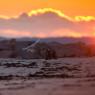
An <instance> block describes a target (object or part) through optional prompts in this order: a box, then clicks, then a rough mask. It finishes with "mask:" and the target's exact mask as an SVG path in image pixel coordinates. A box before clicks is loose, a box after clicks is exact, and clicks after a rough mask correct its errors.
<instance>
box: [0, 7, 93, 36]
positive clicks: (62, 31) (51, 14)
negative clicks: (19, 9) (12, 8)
mask: <svg viewBox="0 0 95 95" xmlns="http://www.w3.org/2000/svg"><path fill="white" fill-rule="evenodd" d="M76 18H77V19H76ZM94 32H95V20H94V17H92V18H91V16H87V17H85V16H84V17H83V16H82V17H79V18H78V17H75V18H70V17H69V16H66V15H64V14H63V13H62V12H61V11H58V10H54V9H51V8H50V9H43V10H42V9H39V10H36V11H31V12H30V13H23V14H21V15H20V16H17V17H13V18H8V19H5V18H0V35H1V36H8V37H11V36H14V37H21V36H29V37H52V36H53V37H55V36H73V37H81V36H95V34H94Z"/></svg>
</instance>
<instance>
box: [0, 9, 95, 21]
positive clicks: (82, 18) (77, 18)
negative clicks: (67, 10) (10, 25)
mask: <svg viewBox="0 0 95 95" xmlns="http://www.w3.org/2000/svg"><path fill="white" fill-rule="evenodd" d="M47 12H51V13H55V14H56V15H58V16H59V17H62V18H66V19H68V20H70V21H76V22H80V21H86V22H88V21H91V20H95V16H67V15H65V14H64V13H63V12H62V11H61V10H57V9H54V8H41V9H35V10H31V11H30V12H28V13H26V14H27V15H28V16H33V15H38V14H45V13H47ZM19 16H20V15H15V16H13V17H8V16H4V15H0V18H3V19H11V18H19Z"/></svg>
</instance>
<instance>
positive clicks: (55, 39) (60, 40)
mask: <svg viewBox="0 0 95 95" xmlns="http://www.w3.org/2000/svg"><path fill="white" fill-rule="evenodd" d="M10 39H11V38H6V37H0V41H2V40H10ZM15 39H16V40H17V41H31V42H32V41H36V40H38V39H41V40H40V41H41V42H57V43H62V44H70V43H77V42H83V43H86V44H95V38H94V37H81V38H73V37H50V38H32V37H22V38H15Z"/></svg>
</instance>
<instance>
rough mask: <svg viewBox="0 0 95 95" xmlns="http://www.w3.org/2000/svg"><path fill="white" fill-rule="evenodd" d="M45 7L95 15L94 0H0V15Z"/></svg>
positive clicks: (10, 14)
mask: <svg viewBox="0 0 95 95" xmlns="http://www.w3.org/2000/svg"><path fill="white" fill-rule="evenodd" d="M45 7H51V8H54V9H58V10H61V11H63V12H64V13H65V14H67V15H69V16H76V15H83V16H88V15H90V16H95V0H0V15H4V16H15V15H18V14H20V13H22V12H29V11H31V10H32V9H39V8H45Z"/></svg>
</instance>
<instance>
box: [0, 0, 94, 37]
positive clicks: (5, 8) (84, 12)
mask: <svg viewBox="0 0 95 95" xmlns="http://www.w3.org/2000/svg"><path fill="white" fill-rule="evenodd" d="M39 9H41V11H42V13H43V12H46V10H47V9H49V12H54V13H56V14H57V15H59V18H60V17H65V19H68V20H70V21H71V22H73V23H75V25H77V29H73V30H72V28H71V27H70V26H69V23H68V27H67V28H66V27H64V28H66V29H63V27H61V28H62V29H61V28H60V29H59V28H58V29H55V30H54V31H51V30H50V32H51V36H52V35H54V36H72V37H82V36H95V0H0V17H3V18H6V17H8V18H11V17H14V16H19V15H20V14H22V13H27V14H28V15H29V16H31V13H32V12H34V13H35V12H37V13H39ZM33 10H34V11H33ZM16 20H18V19H16ZM72 20H73V21H72ZM92 20H93V22H91V21H92ZM6 21H7V20H3V22H2V20H1V23H0V36H8V37H10V35H11V36H13V37H20V36H31V37H32V36H33V35H34V36H35V37H48V36H49V34H50V32H47V31H44V32H40V31H38V32H37V31H36V33H34V32H35V31H33V32H32V31H30V30H29V29H28V28H29V27H28V26H27V25H25V27H26V26H27V30H25V31H24V28H21V27H23V24H22V25H20V26H21V27H20V28H21V29H22V31H21V30H19V26H18V29H15V28H17V27H16V26H14V27H12V25H15V24H16V23H14V22H13V23H11V21H10V20H9V23H10V27H12V28H9V26H8V25H9V24H8V23H7V24H6V23H5V22H6ZM21 21H22V20H21ZM21 21H20V22H21ZM27 21H28V19H27ZM82 21H84V22H82ZM43 22H45V21H43ZM46 22H47V21H46ZM71 22H70V23H71ZM2 23H4V24H2ZM21 23H24V24H26V23H25V22H21ZM29 23H31V22H29ZM29 23H27V24H29ZM63 23H65V22H63ZM53 24H55V23H53ZM56 24H57V23H56ZM65 24H66V23H65ZM17 25H18V24H17ZM31 25H32V24H30V26H31ZM43 25H44V24H43ZM71 26H72V25H71ZM7 27H8V29H7ZM38 27H39V26H38ZM38 27H37V28H38ZM72 27H73V28H76V26H72ZM79 27H80V28H79ZM30 28H31V27H30ZM78 28H79V29H78ZM2 29H3V30H2ZM35 29H36V28H35ZM43 29H44V28H43V26H42V30H43ZM28 30H29V31H28ZM39 30H40V29H39ZM2 31H3V32H2ZM64 31H67V32H68V34H66V33H65V32H64ZM82 31H83V32H82ZM38 34H39V35H40V36H39V35H38Z"/></svg>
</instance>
